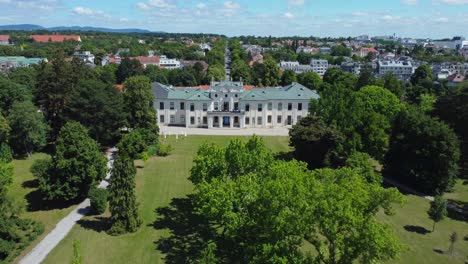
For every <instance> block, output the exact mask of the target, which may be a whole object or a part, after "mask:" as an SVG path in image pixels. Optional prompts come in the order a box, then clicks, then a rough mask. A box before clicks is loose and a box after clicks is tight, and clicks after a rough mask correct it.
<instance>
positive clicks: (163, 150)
mask: <svg viewBox="0 0 468 264" xmlns="http://www.w3.org/2000/svg"><path fill="white" fill-rule="evenodd" d="M173 150H174V148H173V147H172V146H171V144H160V145H159V149H158V153H157V154H158V156H160V157H166V156H169V155H170V154H171V152H172V151H173Z"/></svg>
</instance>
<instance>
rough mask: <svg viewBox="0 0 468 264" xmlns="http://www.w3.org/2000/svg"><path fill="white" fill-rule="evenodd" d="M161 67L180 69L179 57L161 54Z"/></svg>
mask: <svg viewBox="0 0 468 264" xmlns="http://www.w3.org/2000/svg"><path fill="white" fill-rule="evenodd" d="M159 67H161V68H164V69H169V70H173V69H179V68H180V61H179V60H178V59H168V58H167V57H166V56H165V55H161V57H159Z"/></svg>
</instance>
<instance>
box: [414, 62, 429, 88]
mask: <svg viewBox="0 0 468 264" xmlns="http://www.w3.org/2000/svg"><path fill="white" fill-rule="evenodd" d="M432 81H433V76H432V70H431V67H430V66H429V65H427V64H423V65H421V66H419V67H418V68H417V69H416V70H415V71H414V74H413V76H411V83H412V84H413V85H421V84H423V83H424V82H430V83H432Z"/></svg>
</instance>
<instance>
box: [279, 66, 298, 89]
mask: <svg viewBox="0 0 468 264" xmlns="http://www.w3.org/2000/svg"><path fill="white" fill-rule="evenodd" d="M293 82H297V77H296V73H295V72H294V71H293V70H285V71H284V72H283V74H282V75H281V85H282V86H286V85H290V84H291V83H293Z"/></svg>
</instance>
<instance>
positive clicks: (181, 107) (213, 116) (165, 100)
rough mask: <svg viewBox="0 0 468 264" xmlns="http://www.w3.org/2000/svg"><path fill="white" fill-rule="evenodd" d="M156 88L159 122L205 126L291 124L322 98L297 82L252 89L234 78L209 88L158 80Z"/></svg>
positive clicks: (272, 125)
mask: <svg viewBox="0 0 468 264" xmlns="http://www.w3.org/2000/svg"><path fill="white" fill-rule="evenodd" d="M153 91H154V93H155V97H156V101H155V108H156V111H157V115H158V124H160V125H169V126H183V127H205V128H223V127H224V128H250V127H252V128H253V127H257V128H258V127H261V128H273V127H284V126H291V125H294V124H296V123H297V121H298V120H299V119H300V118H302V117H304V116H306V115H307V114H308V108H309V102H310V100H311V99H312V98H316V99H318V98H319V97H318V95H317V94H316V93H315V92H313V91H311V90H309V89H308V88H305V87H304V86H302V85H300V84H297V83H293V84H291V85H290V86H286V87H272V88H253V89H252V90H244V87H243V84H242V83H240V82H230V81H224V82H217V83H212V85H211V86H210V88H209V89H208V90H202V89H198V88H173V87H167V86H164V85H161V84H158V83H155V84H153ZM282 98H284V99H282Z"/></svg>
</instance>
